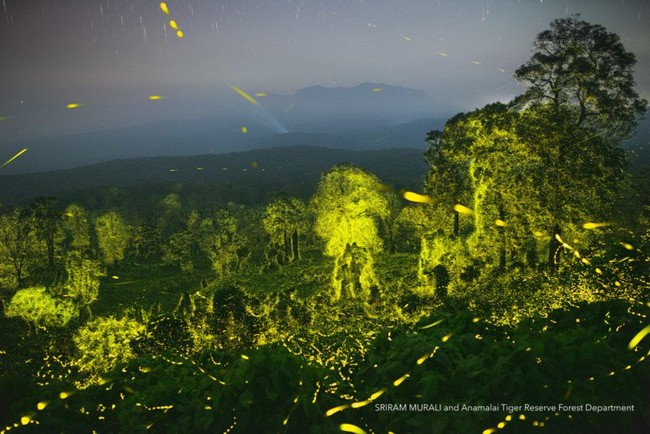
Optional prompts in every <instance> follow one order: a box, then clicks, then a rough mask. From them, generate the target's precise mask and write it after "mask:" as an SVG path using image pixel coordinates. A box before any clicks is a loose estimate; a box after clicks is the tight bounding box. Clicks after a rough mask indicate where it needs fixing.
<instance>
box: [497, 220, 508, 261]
mask: <svg viewBox="0 0 650 434" xmlns="http://www.w3.org/2000/svg"><path fill="white" fill-rule="evenodd" d="M499 218H500V219H501V220H502V221H503V220H505V218H506V216H505V212H504V211H503V208H501V207H499ZM498 231H499V233H500V234H501V248H500V251H499V270H501V271H506V230H505V228H504V227H502V226H499V227H498Z"/></svg>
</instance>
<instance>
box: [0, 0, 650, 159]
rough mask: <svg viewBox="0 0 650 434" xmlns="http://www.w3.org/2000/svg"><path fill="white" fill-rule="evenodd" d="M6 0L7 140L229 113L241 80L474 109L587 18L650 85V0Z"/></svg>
mask: <svg viewBox="0 0 650 434" xmlns="http://www.w3.org/2000/svg"><path fill="white" fill-rule="evenodd" d="M0 1H1V2H2V4H1V5H0V144H2V143H6V142H7V141H16V142H17V141H21V140H26V139H29V138H30V137H35V136H48V135H60V134H68V133H76V132H80V131H93V130H101V129H110V128H119V127H122V126H128V125H137V124H142V123H148V122H153V121H160V120H165V119H178V118H180V119H190V118H197V117H209V116H219V115H221V114H224V113H223V112H224V111H227V110H228V102H229V101H230V99H229V98H231V97H234V98H237V96H236V95H234V93H233V92H232V90H231V89H232V86H237V87H238V88H240V89H242V90H244V91H246V92H248V93H250V94H251V95H254V94H256V93H259V92H265V93H269V94H272V93H275V94H292V93H294V92H296V91H297V90H299V89H301V88H304V87H308V86H313V85H321V86H331V87H335V86H343V87H349V86H350V87H351V86H355V85H358V84H360V83H363V82H380V83H386V84H390V85H396V86H404V87H409V88H414V89H420V90H423V91H425V92H427V93H428V94H429V95H430V96H431V97H432V98H434V99H436V100H437V101H441V102H444V103H446V104H447V105H453V106H455V107H459V109H460V110H463V111H467V110H471V109H474V108H476V107H481V106H483V105H485V104H487V103H490V102H494V101H507V100H509V99H511V98H512V97H513V96H515V95H517V94H519V93H521V92H522V88H521V87H519V86H518V85H517V84H515V83H514V81H513V79H512V74H513V72H514V71H515V70H516V69H517V67H519V66H520V65H521V64H523V63H524V62H526V60H527V59H528V58H529V57H530V53H531V47H532V43H533V41H534V39H535V36H536V35H537V34H538V33H539V32H541V31H543V30H545V29H547V28H549V24H550V22H551V21H552V20H553V19H555V18H560V17H565V16H568V15H570V14H573V13H581V18H582V19H584V20H586V21H589V22H592V23H598V24H602V25H604V26H605V27H606V28H607V30H609V31H611V32H615V33H617V34H618V35H619V36H620V37H621V40H622V42H623V44H624V45H625V47H626V48H627V49H628V50H629V51H632V52H633V53H635V55H636V57H637V60H638V63H637V67H636V80H637V84H638V88H637V89H638V92H639V93H640V94H641V95H642V96H643V97H645V98H646V99H648V88H649V87H650V30H648V29H650V4H648V3H647V2H645V1H644V0H471V1H470V0H393V1H384V0H192V1H190V0H185V1H181V0H170V1H167V2H165V5H166V10H167V12H168V14H167V13H166V12H165V11H163V8H161V5H160V3H161V2H159V1H154V0H40V1H37V0H0ZM170 20H174V21H175V23H176V26H175V27H177V28H178V30H180V31H181V32H182V35H181V34H177V30H174V29H173V27H174V26H173V25H172V24H171V23H170ZM179 36H182V37H179ZM152 95H155V96H160V97H162V98H160V99H154V100H151V99H149V97H150V96H152ZM69 104H75V105H73V106H72V108H67V107H68V105H69ZM446 114H447V113H440V115H441V116H442V115H446ZM1 152H2V150H0V153H1Z"/></svg>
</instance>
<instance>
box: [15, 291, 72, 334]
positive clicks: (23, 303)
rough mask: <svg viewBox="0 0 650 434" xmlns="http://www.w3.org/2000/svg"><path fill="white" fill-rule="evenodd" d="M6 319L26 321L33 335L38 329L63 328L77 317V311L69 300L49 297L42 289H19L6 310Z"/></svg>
mask: <svg viewBox="0 0 650 434" xmlns="http://www.w3.org/2000/svg"><path fill="white" fill-rule="evenodd" d="M5 313H6V315H7V316H8V317H19V318H22V319H23V320H25V321H27V322H28V323H29V324H30V325H31V328H32V330H33V332H34V333H37V331H38V329H39V328H47V327H63V326H65V325H66V324H68V322H70V320H71V319H72V318H75V317H76V316H77V310H76V309H75V307H74V305H73V304H72V302H71V301H69V300H60V299H57V298H55V297H53V296H51V295H50V294H49V293H48V291H47V289H45V288H44V287H32V288H25V289H20V290H18V292H16V294H14V296H13V297H12V298H11V301H10V302H9V306H7V309H6V312H5Z"/></svg>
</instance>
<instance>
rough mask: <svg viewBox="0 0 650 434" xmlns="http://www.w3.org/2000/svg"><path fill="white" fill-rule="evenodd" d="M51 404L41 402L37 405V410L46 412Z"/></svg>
mask: <svg viewBox="0 0 650 434" xmlns="http://www.w3.org/2000/svg"><path fill="white" fill-rule="evenodd" d="M48 404H49V401H41V402H39V403H38V404H36V409H37V410H45V407H47V405H48Z"/></svg>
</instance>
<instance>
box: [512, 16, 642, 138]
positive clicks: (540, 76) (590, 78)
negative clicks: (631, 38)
mask: <svg viewBox="0 0 650 434" xmlns="http://www.w3.org/2000/svg"><path fill="white" fill-rule="evenodd" d="M579 17H580V16H579V15H573V16H571V17H568V18H559V19H556V20H554V21H553V22H552V23H551V28H550V29H549V30H545V31H543V32H542V33H540V34H538V35H537V39H536V40H535V42H534V43H533V56H532V57H531V59H530V60H529V61H528V62H526V63H525V64H524V65H522V66H521V67H519V69H517V71H516V72H515V79H516V80H518V81H520V82H522V83H523V84H525V85H526V86H528V90H527V91H526V93H525V94H524V95H522V96H521V97H519V98H518V101H517V102H518V103H519V104H532V105H543V106H549V108H550V110H551V111H552V112H553V114H555V115H556V116H557V117H556V118H555V119H553V120H555V121H556V122H559V123H560V125H561V126H562V127H565V128H571V127H573V128H582V129H585V130H590V131H592V132H593V133H595V134H597V135H598V136H600V137H602V138H603V139H606V141H607V142H608V143H610V145H616V144H618V143H620V142H621V141H622V140H624V139H626V138H628V137H629V136H630V135H631V134H632V133H633V132H634V129H635V127H636V126H637V122H638V119H639V115H641V114H643V113H644V112H645V110H646V106H647V101H645V100H643V99H641V98H640V97H639V95H638V94H637V92H636V91H635V89H634V86H635V82H634V76H633V72H634V65H635V64H636V58H635V56H634V54H633V53H630V52H628V51H626V50H625V47H624V46H623V44H622V43H621V41H620V38H619V36H618V35H617V34H615V33H610V32H608V31H607V30H606V29H605V28H604V27H603V26H601V25H598V24H590V23H588V22H586V21H582V20H580V19H579ZM560 125H558V126H560ZM585 137H587V136H585ZM583 138H584V137H583Z"/></svg>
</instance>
